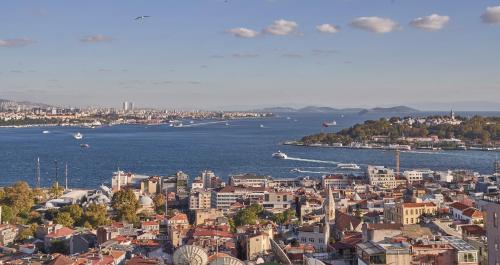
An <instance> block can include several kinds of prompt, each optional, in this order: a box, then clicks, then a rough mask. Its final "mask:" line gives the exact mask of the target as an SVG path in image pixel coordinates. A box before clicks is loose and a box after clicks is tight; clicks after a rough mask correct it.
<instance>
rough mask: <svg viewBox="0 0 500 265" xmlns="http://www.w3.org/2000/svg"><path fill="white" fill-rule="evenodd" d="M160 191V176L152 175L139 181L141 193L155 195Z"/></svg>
mask: <svg viewBox="0 0 500 265" xmlns="http://www.w3.org/2000/svg"><path fill="white" fill-rule="evenodd" d="M160 191H161V178H160V177H159V176H152V177H149V178H147V179H144V180H143V181H141V193H143V194H148V195H156V194H159V193H160Z"/></svg>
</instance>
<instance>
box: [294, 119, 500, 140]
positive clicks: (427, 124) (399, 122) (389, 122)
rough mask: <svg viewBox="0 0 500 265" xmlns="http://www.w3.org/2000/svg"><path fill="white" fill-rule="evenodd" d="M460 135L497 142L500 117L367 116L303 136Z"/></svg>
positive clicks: (312, 138)
mask: <svg viewBox="0 0 500 265" xmlns="http://www.w3.org/2000/svg"><path fill="white" fill-rule="evenodd" d="M431 135H437V136H439V138H441V139H442V138H457V139H460V140H463V141H466V142H469V143H481V144H493V143H494V142H500V117H482V116H474V117H472V118H470V119H468V118H463V117H458V118H456V119H454V120H451V119H450V118H449V117H445V116H429V117H425V118H416V119H413V118H399V117H393V118H390V119H384V118H382V119H380V120H367V121H365V122H364V123H360V124H356V125H354V126H352V127H350V128H347V129H343V130H341V131H339V132H337V133H319V134H314V135H309V136H305V137H303V138H302V142H303V143H304V144H313V143H322V144H333V143H343V144H349V143H351V142H355V141H356V142H365V141H370V140H372V137H373V136H388V137H389V139H390V140H391V141H393V142H397V139H398V138H400V137H403V136H404V137H428V136H431Z"/></svg>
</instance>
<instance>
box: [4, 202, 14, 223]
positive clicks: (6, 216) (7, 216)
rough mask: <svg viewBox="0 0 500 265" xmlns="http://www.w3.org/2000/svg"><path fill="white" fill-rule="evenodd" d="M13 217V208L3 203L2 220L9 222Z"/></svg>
mask: <svg viewBox="0 0 500 265" xmlns="http://www.w3.org/2000/svg"><path fill="white" fill-rule="evenodd" d="M13 217H14V212H13V211H12V208H10V207H9V206H7V205H2V221H3V222H6V223H8V222H10V220H12V218H13Z"/></svg>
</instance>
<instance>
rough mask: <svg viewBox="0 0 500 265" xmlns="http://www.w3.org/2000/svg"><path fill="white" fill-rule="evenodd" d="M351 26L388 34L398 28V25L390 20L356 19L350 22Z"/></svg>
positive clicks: (375, 18)
mask: <svg viewBox="0 0 500 265" xmlns="http://www.w3.org/2000/svg"><path fill="white" fill-rule="evenodd" d="M351 26H353V27H355V28H358V29H361V30H366V31H370V32H374V33H380V34H384V33H389V32H392V31H395V30H396V29H398V28H399V24H398V23H397V22H395V21H393V20H392V19H390V18H383V17H358V18H355V19H354V20H353V21H351Z"/></svg>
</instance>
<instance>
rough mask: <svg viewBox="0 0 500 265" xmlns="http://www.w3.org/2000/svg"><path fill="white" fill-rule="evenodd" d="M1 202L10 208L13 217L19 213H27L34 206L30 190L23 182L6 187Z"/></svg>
mask: <svg viewBox="0 0 500 265" xmlns="http://www.w3.org/2000/svg"><path fill="white" fill-rule="evenodd" d="M2 201H3V203H4V204H6V205H8V206H9V207H11V208H12V211H13V214H14V215H15V216H17V215H18V214H19V213H29V211H30V209H31V207H33V204H34V200H33V194H32V191H31V188H30V186H29V185H28V183H26V182H24V181H18V182H16V183H15V184H14V185H12V186H11V187H6V188H5V196H4V197H3V199H2Z"/></svg>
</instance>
